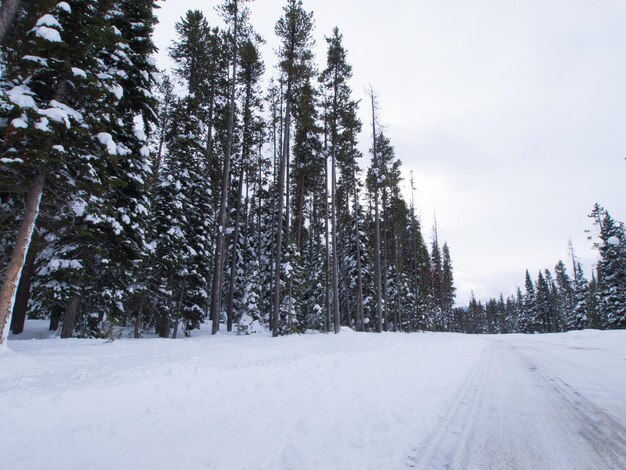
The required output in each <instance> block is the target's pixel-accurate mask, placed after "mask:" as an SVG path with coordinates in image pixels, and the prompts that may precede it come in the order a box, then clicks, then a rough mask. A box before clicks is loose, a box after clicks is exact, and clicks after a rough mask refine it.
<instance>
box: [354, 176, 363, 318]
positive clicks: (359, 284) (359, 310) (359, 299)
mask: <svg viewBox="0 0 626 470" xmlns="http://www.w3.org/2000/svg"><path fill="white" fill-rule="evenodd" d="M352 182H353V184H354V226H355V231H356V271H357V281H356V321H357V329H359V330H360V331H364V329H365V325H364V318H363V274H362V267H361V236H360V228H359V195H358V189H357V186H356V169H353V173H352Z"/></svg>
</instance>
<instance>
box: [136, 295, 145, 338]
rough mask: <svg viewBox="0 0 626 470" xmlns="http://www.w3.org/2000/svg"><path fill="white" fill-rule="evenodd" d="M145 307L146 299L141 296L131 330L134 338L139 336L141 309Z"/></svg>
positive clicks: (141, 320)
mask: <svg viewBox="0 0 626 470" xmlns="http://www.w3.org/2000/svg"><path fill="white" fill-rule="evenodd" d="M145 307H146V299H145V298H142V299H141V302H140V303H139V311H138V312H137V317H135V330H134V331H133V337H134V338H135V339H139V338H140V336H141V335H140V333H139V330H140V329H141V323H142V322H143V310H144V308H145Z"/></svg>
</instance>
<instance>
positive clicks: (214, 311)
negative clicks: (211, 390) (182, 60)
mask: <svg viewBox="0 0 626 470" xmlns="http://www.w3.org/2000/svg"><path fill="white" fill-rule="evenodd" d="M237 28H238V22H237V2H235V16H234V25H233V30H234V34H233V42H232V47H233V72H232V73H233V76H232V84H231V89H230V98H229V100H230V110H229V112H228V128H227V142H226V155H225V156H224V170H223V173H222V195H221V200H220V210H219V216H218V221H217V224H218V231H217V241H216V243H215V264H214V269H213V290H212V292H211V318H212V319H213V323H212V329H211V332H212V334H215V333H217V332H218V331H219V329H220V310H221V307H222V274H223V272H224V235H225V231H226V227H225V225H226V210H227V208H228V189H229V188H228V186H229V183H230V158H231V155H232V152H233V128H234V126H235V91H236V84H237V40H238V38H237V32H238V31H237Z"/></svg>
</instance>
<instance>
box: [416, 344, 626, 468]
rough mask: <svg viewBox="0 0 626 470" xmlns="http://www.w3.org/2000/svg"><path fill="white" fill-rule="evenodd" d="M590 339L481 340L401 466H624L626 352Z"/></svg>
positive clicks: (625, 443) (625, 448)
mask: <svg viewBox="0 0 626 470" xmlns="http://www.w3.org/2000/svg"><path fill="white" fill-rule="evenodd" d="M613 334H615V333H613ZM576 335H578V336H579V338H578V341H572V339H574V338H575V336H576ZM605 335H606V333H605ZM595 336H597V337H596V338H594V333H593V332H585V333H572V334H570V335H549V336H508V337H486V338H485V339H486V341H487V343H488V347H487V348H486V349H485V350H484V352H483V354H482V357H481V358H480V361H479V362H478V363H477V364H476V365H475V366H474V367H473V370H472V373H471V376H470V377H469V379H468V380H467V382H466V383H465V385H464V386H463V389H462V391H461V393H460V394H459V395H458V396H457V398H456V399H455V400H454V401H453V404H452V406H451V407H450V409H449V411H448V413H446V415H445V417H444V418H443V420H442V422H441V423H440V424H439V426H438V428H437V430H436V431H435V432H434V433H433V434H432V435H431V437H430V438H429V439H428V441H427V442H426V444H425V445H424V446H422V447H420V448H418V449H416V450H415V452H414V453H413V454H412V455H411V456H410V457H409V459H408V461H407V465H408V466H410V467H411V466H412V467H417V468H424V469H430V468H446V469H448V468H449V469H534V470H538V469H564V470H565V469H624V468H626V388H625V387H624V385H625V383H624V382H625V380H624V378H625V376H626V372H625V370H626V354H625V351H624V348H623V347H621V348H619V347H618V348H616V347H615V344H614V343H613V342H610V341H609V342H608V344H602V343H601V340H600V342H599V341H597V340H598V339H599V338H602V337H603V336H602V335H599V334H598V333H597V332H595ZM607 339H608V338H607ZM622 346H623V343H622Z"/></svg>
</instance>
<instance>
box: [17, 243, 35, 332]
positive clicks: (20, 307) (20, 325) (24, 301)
mask: <svg viewBox="0 0 626 470" xmlns="http://www.w3.org/2000/svg"><path fill="white" fill-rule="evenodd" d="M33 237H34V238H33V240H32V242H31V244H30V247H29V249H28V254H27V255H26V261H25V262H24V269H23V270H22V276H21V277H20V283H19V285H18V287H17V294H16V297H15V305H14V306H13V316H12V317H11V332H12V333H13V334H14V335H19V334H20V333H22V332H23V331H24V323H25V322H26V313H27V311H28V301H29V300H30V283H31V280H32V278H33V272H34V269H35V258H37V250H38V243H37V238H35V237H37V232H35V233H33Z"/></svg>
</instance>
